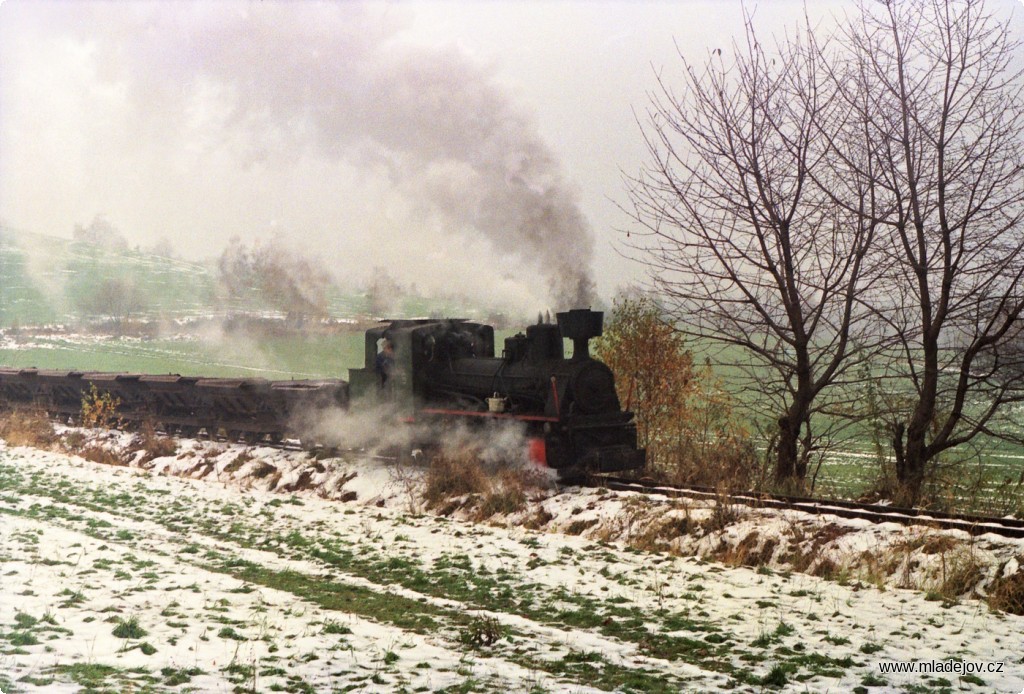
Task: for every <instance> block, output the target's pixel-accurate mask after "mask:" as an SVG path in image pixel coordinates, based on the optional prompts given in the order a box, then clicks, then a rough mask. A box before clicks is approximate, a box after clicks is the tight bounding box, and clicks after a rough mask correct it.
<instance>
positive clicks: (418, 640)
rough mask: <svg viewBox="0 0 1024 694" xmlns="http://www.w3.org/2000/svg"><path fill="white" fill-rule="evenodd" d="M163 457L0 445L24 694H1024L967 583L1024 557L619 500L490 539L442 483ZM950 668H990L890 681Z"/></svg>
mask: <svg viewBox="0 0 1024 694" xmlns="http://www.w3.org/2000/svg"><path fill="white" fill-rule="evenodd" d="M63 433H64V435H65V437H67V436H68V434H69V432H67V431H65V432H63ZM71 433H74V432H71ZM99 436H100V438H101V439H104V440H105V443H104V445H105V446H106V447H108V448H112V449H118V450H121V451H123V450H126V449H129V448H130V443H129V441H130V438H131V437H129V436H127V435H113V434H112V435H99ZM82 445H85V444H82ZM149 457H150V456H146V455H145V452H144V451H139V452H137V453H136V454H134V456H133V457H132V461H131V462H132V465H131V466H128V467H118V466H111V465H100V464H97V463H94V462H90V461H88V460H85V459H83V458H80V457H77V456H69V455H65V454H62V453H55V452H45V451H39V450H36V449H30V448H15V447H8V446H6V445H4V444H3V443H0V689H2V690H3V692H5V694H6V693H8V692H11V691H16V692H34V691H48V692H49V691H57V692H61V691H68V692H71V691H79V690H82V689H84V690H92V691H96V690H100V691H102V690H108V691H128V690H134V691H140V690H144V691H154V692H160V691H196V692H231V691H259V692H263V691H308V692H322V691H375V692H376V691H409V692H413V691H452V692H491V691H494V692H497V691H501V692H505V691H517V692H518V691H535V692H548V691H551V692H556V691H558V692H561V691H566V692H592V691H613V690H614V691H638V692H639V691H671V692H677V691H694V692H698V691H699V692H704V691H749V692H758V691H770V690H782V691H793V692H805V691H810V692H825V691H829V692H848V691H869V692H896V691H908V692H933V691H995V692H1013V693H1014V694H1016V693H1017V692H1020V691H1021V690H1022V689H1024V656H1022V654H1024V617H1020V616H1016V615H1012V614H1004V613H998V612H993V611H991V610H990V609H989V607H988V606H987V605H986V604H985V603H984V602H982V601H981V600H977V599H951V598H950V596H949V595H948V591H946V592H945V593H943V592H942V591H941V590H940V588H942V587H943V586H946V584H948V579H949V577H950V575H951V574H952V573H953V571H954V568H956V569H957V570H958V571H959V570H960V569H964V568H965V567H967V568H971V569H972V572H968V571H964V573H965V574H969V576H968V578H969V579H970V580H969V581H967V579H965V581H967V582H965V584H964V585H968V584H970V586H974V587H972V588H971V589H972V590H974V589H977V590H981V591H984V590H985V587H986V586H992V585H993V583H992V582H993V581H994V580H996V579H998V578H999V577H1000V576H1010V575H1013V574H1014V572H1017V571H1019V570H1020V562H1021V561H1022V560H1021V558H1022V557H1024V544H1022V543H1021V542H1019V541H1012V540H1002V539H999V538H995V537H992V536H985V537H983V538H981V539H979V540H974V541H968V540H967V539H966V537H960V536H959V535H958V534H956V533H940V532H938V531H925V530H920V529H911V530H906V529H903V528H900V527H898V526H892V525H889V524H886V525H881V526H870V525H867V524H865V523H860V522H857V521H839V520H837V519H824V520H823V519H818V518H812V517H809V516H805V515H803V514H796V513H793V512H788V513H778V512H774V513H773V512H767V511H750V510H744V509H738V508H733V507H729V506H722V505H714V504H703V505H702V504H697V503H690V502H680V501H667V500H664V499H660V500H659V499H657V498H654V499H646V498H641V497H637V496H636V495H632V494H619V493H614V492H608V491H605V490H594V489H587V490H582V489H568V490H561V491H557V492H556V491H552V490H532V491H531V492H530V494H531V496H532V497H533V498H532V499H531V501H530V502H529V503H528V504H526V505H525V507H523V508H517V509H514V510H510V512H509V513H507V514H506V515H500V514H499V515H495V516H493V517H491V518H489V519H488V522H487V523H474V522H471V521H469V520H466V519H467V518H469V517H471V516H478V515H480V514H479V507H478V506H474V505H473V504H471V503H465V504H463V503H461V502H460V503H452V504H450V505H448V507H447V508H444V509H443V511H444V512H445V513H447V515H440V514H439V513H437V512H427V510H426V509H425V507H424V503H423V501H422V497H421V482H422V481H421V479H420V478H421V476H422V470H421V469H416V468H399V467H397V466H394V465H391V464H387V463H384V462H381V461H374V460H342V459H328V460H315V459H313V458H311V457H310V456H309V455H308V454H306V453H300V452H289V451H280V450H274V449H268V448H246V447H244V446H241V445H226V444H215V443H209V442H196V441H188V440H184V441H181V442H180V443H179V446H178V450H177V451H176V452H174V453H173V454H171V455H166V456H164V457H157V458H155V459H148V458H149ZM271 490H272V491H271ZM794 566H797V567H798V568H800V569H802V570H803V571H805V572H801V571H793V570H791V568H792V567H794ZM812 574H818V576H815V575H812ZM821 576H827V577H828V578H823V577H821ZM900 585H915V586H917V587H918V588H920V589H918V590H909V589H904V588H900V587H899V586H900ZM947 587H948V586H947ZM949 659H956V660H963V661H965V662H968V663H970V664H971V666H972V668H973V667H974V666H975V665H977V666H979V667H981V668H982V670H981V671H980V672H977V671H976V672H972V673H970V674H966V675H964V674H963V673H961V675H958V674H957V673H955V672H952V671H950V670H952V668H953V666H952V665H949V664H948V663H947V664H945V665H944V664H943V663H941V662H939V663H937V665H936V666H933V669H935V670H940V671H939V672H932V673H901V674H891V673H882V672H880V669H879V664H880V663H886V664H889V663H894V662H914V661H916V662H922V661H927V662H928V663H931V662H932V661H946V660H949ZM996 669H998V670H999V671H998V672H996V671H994V670H996ZM941 670H946V671H945V672H943V671H941Z"/></svg>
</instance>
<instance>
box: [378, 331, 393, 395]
mask: <svg viewBox="0 0 1024 694" xmlns="http://www.w3.org/2000/svg"><path fill="white" fill-rule="evenodd" d="M374 370H375V371H376V372H377V379H378V382H379V384H380V387H381V388H382V389H383V388H385V387H386V386H387V382H388V379H389V378H391V374H392V373H394V370H395V348H394V346H393V345H392V344H391V340H389V339H388V338H386V337H385V338H384V345H383V346H382V347H381V350H380V351H379V352H377V360H376V361H375V362H374Z"/></svg>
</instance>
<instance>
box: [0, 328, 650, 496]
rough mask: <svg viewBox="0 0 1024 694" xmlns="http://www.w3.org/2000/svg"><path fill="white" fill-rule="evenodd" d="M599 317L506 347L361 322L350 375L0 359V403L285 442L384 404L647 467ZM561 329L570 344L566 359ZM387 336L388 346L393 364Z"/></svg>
mask: <svg viewBox="0 0 1024 694" xmlns="http://www.w3.org/2000/svg"><path fill="white" fill-rule="evenodd" d="M602 321H603V314H602V313H600V312H597V311H590V310H585V309H577V310H572V311H567V312H564V313H559V314H557V324H552V323H545V322H538V323H537V324H536V325H531V326H529V327H527V328H526V331H525V333H519V334H517V335H515V336H512V337H509V338H507V339H506V340H505V343H504V349H503V351H502V353H501V355H500V356H496V355H495V344H494V328H493V327H492V326H490V325H485V324H482V323H476V322H471V321H467V320H454V319H447V320H433V319H431V320H394V321H389V322H387V323H384V324H382V325H381V326H379V327H375V328H372V329H370V330H368V331H366V336H365V363H364V366H363V367H362V368H356V369H350V370H349V381H348V382H345V381H343V380H339V379H322V380H298V381H268V380H265V379H256V378H250V379H245V378H201V377H194V376H179V375H176V374H170V375H146V374H123V373H101V372H84V371H53V370H41V369H10V368H0V407H25V406H36V407H40V408H43V409H45V410H46V411H47V412H48V413H49V414H51V415H52V416H54V417H57V418H62V419H72V420H74V419H76V418H77V417H79V416H80V415H81V412H82V402H83V399H85V398H88V397H90V396H91V397H96V395H97V394H100V395H101V396H103V395H106V394H109V396H110V397H111V398H116V399H117V400H118V401H119V403H120V404H119V407H118V415H119V417H120V418H121V419H122V420H123V421H124V422H126V423H128V424H131V423H139V422H143V421H150V422H154V423H155V424H156V425H157V426H158V427H160V428H161V429H163V430H164V431H166V432H168V433H177V434H181V435H184V436H196V435H199V434H201V433H205V434H207V435H209V436H225V437H227V438H229V439H231V440H239V441H250V442H258V441H263V440H270V441H274V442H278V441H281V440H282V439H284V438H288V437H294V436H297V435H299V434H300V432H299V431H298V425H297V422H300V421H302V420H303V419H305V418H307V417H308V415H309V413H311V412H316V411H320V410H323V409H324V408H332V407H342V408H351V409H357V408H370V407H373V406H375V405H379V404H386V405H387V409H388V410H389V411H390V412H397V413H398V418H399V419H400V420H402V421H404V422H415V423H427V424H435V423H444V422H451V421H457V422H461V423H468V424H470V425H472V424H486V423H494V422H501V421H514V422H518V423H520V425H521V426H522V427H523V428H524V429H525V431H526V434H527V437H528V441H529V452H530V455H531V457H532V458H533V459H534V460H536V461H537V462H539V463H541V464H544V465H547V466H548V467H551V468H553V469H556V470H558V472H559V474H560V475H561V476H562V477H576V476H578V475H580V474H582V473H586V472H617V471H624V470H632V469H638V468H642V467H643V466H644V464H645V459H646V456H645V451H644V450H643V449H640V448H638V447H637V438H636V426H635V424H634V423H633V415H632V413H630V412H624V411H623V410H622V408H621V407H620V404H619V399H618V396H617V394H616V391H615V379H614V376H613V375H612V372H611V370H610V369H609V368H608V367H607V366H606V365H605V364H603V363H601V362H599V361H597V360H595V359H593V358H591V356H590V352H589V341H590V339H591V338H593V337H597V336H599V335H601V332H602V327H603V324H602ZM564 338H568V339H570V340H571V341H572V343H573V349H572V356H571V357H570V358H566V356H565V352H564ZM384 344H389V345H391V347H392V348H393V357H390V358H389V362H390V363H388V365H387V370H386V372H384V371H383V370H382V369H381V364H380V362H381V360H380V359H379V355H380V352H381V350H382V348H383V345H384ZM392 360H393V361H392Z"/></svg>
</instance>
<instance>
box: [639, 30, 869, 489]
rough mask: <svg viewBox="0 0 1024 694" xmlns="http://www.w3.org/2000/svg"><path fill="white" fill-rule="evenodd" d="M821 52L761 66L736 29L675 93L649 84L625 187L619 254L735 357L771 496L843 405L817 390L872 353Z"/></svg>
mask: <svg viewBox="0 0 1024 694" xmlns="http://www.w3.org/2000/svg"><path fill="white" fill-rule="evenodd" d="M826 55H827V50H826V47H825V46H822V45H819V44H817V43H816V42H815V39H814V36H813V32H811V31H810V30H809V29H808V30H807V31H805V32H802V34H801V35H797V36H796V37H795V38H791V39H787V40H785V41H782V42H780V43H779V44H778V45H777V46H776V50H775V51H773V54H769V53H768V52H767V51H766V50H765V48H764V46H763V45H762V44H761V43H760V42H759V41H758V39H757V36H756V35H755V32H754V29H753V26H752V21H751V20H750V18H748V19H747V24H746V35H745V41H744V42H743V43H737V44H734V45H733V46H732V51H731V55H729V54H728V53H727V54H726V55H724V56H723V53H722V51H721V50H716V51H714V52H713V53H712V54H711V55H710V56H709V59H708V60H707V62H706V64H705V65H704V66H703V67H701V68H697V67H695V66H693V65H691V64H690V63H688V62H686V60H685V58H684V59H683V63H684V67H685V77H684V80H683V82H684V87H685V88H684V91H683V92H682V94H679V95H677V94H676V93H675V92H674V91H673V89H672V87H671V86H670V85H669V83H668V82H667V81H666V80H664V79H663V78H661V77H659V90H658V91H657V92H656V93H655V94H654V95H652V97H651V102H652V107H651V109H650V110H649V113H648V118H649V124H648V125H646V126H644V125H642V126H641V127H642V128H643V129H644V136H645V140H646V144H647V148H648V152H649V157H650V162H651V163H650V164H649V165H648V166H647V167H646V168H645V169H643V170H642V171H641V172H640V173H639V175H638V176H636V177H635V178H633V179H631V181H630V183H631V186H630V197H631V201H632V204H633V207H632V209H631V212H632V216H633V217H634V219H635V220H636V221H637V222H638V223H639V225H640V231H639V232H631V235H630V236H631V240H630V242H629V243H630V244H631V245H632V247H633V248H634V249H635V250H637V251H640V253H639V255H638V258H639V259H641V260H642V261H643V262H645V263H646V264H647V265H648V266H649V268H650V270H651V276H652V278H653V281H654V284H655V288H656V289H657V290H659V291H660V292H661V293H662V294H663V295H664V296H665V297H667V300H668V303H669V306H670V307H671V308H672V313H673V314H674V318H675V319H676V320H677V321H678V325H679V326H680V327H681V329H682V330H684V331H686V332H688V333H690V334H693V335H696V336H698V337H699V338H702V339H710V340H713V341H715V342H717V343H719V344H721V345H725V346H730V347H732V348H734V350H735V348H738V349H739V350H741V351H742V353H743V355H744V356H743V357H741V358H738V359H737V361H738V362H740V363H741V364H742V365H743V366H745V368H746V370H747V372H748V374H749V375H750V378H751V381H752V387H753V388H756V389H757V390H758V391H759V392H760V393H762V394H763V395H765V396H766V398H767V402H766V403H765V404H766V405H767V406H768V408H769V409H768V410H767V412H768V413H769V414H770V415H771V418H772V422H773V423H772V426H773V427H774V429H775V438H776V442H777V445H776V447H775V449H774V450H775V475H776V479H777V480H778V481H779V482H781V483H787V484H793V483H796V484H800V483H802V481H803V480H804V478H805V476H806V474H807V470H808V465H809V463H810V461H811V460H812V458H813V456H814V454H815V452H816V450H817V448H818V446H819V444H820V441H819V438H818V437H819V436H820V435H821V434H822V432H821V431H817V432H816V431H815V430H814V429H812V419H813V416H814V415H816V414H818V413H823V412H827V411H828V410H829V409H830V408H836V407H838V406H839V405H840V403H839V400H840V399H842V398H843V397H844V395H843V394H844V393H845V392H848V391H846V390H844V389H839V388H832V389H830V386H832V385H834V384H836V383H837V382H839V381H841V380H842V379H843V378H844V375H845V374H846V373H847V372H848V371H849V369H850V368H851V367H852V366H853V365H854V364H855V363H856V359H857V358H859V356H858V355H859V354H861V353H862V352H863V351H864V350H865V349H866V348H867V347H869V346H870V345H872V344H875V342H874V338H872V337H871V336H870V335H869V332H868V327H867V322H866V320H865V319H866V318H867V317H868V312H867V311H866V310H865V309H864V308H863V307H862V306H861V305H860V304H859V303H858V300H857V297H858V294H859V293H860V292H861V290H862V288H863V285H865V283H866V282H867V281H868V278H867V272H866V264H865V258H866V253H867V251H868V248H869V247H870V245H871V242H872V235H873V233H874V230H875V226H873V225H872V224H871V223H870V221H868V222H867V223H865V219H866V218H867V216H865V215H860V214H857V211H856V210H855V209H849V208H843V207H839V206H836V205H835V204H834V203H833V202H832V200H831V193H830V190H829V189H830V187H831V186H832V185H833V184H834V183H835V181H833V180H832V171H831V170H830V166H829V165H828V163H827V162H828V160H829V159H830V157H832V156H833V152H832V150H833V148H834V147H835V142H834V141H833V139H831V138H830V137H828V136H827V134H828V133H830V132H832V131H834V130H836V129H837V128H841V127H842V124H843V122H844V119H845V118H846V116H847V112H846V111H844V110H843V109H842V108H840V107H839V104H838V103H837V101H836V99H835V91H836V85H835V84H834V83H833V81H832V80H831V76H830V73H829V71H828V70H827V69H825V68H824V66H823V65H822V61H823V59H824V56H826ZM634 234H635V235H634ZM734 353H735V352H734ZM819 419H822V420H823V421H824V422H826V425H827V423H829V422H834V421H836V420H835V419H834V418H819Z"/></svg>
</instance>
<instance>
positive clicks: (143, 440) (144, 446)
mask: <svg viewBox="0 0 1024 694" xmlns="http://www.w3.org/2000/svg"><path fill="white" fill-rule="evenodd" d="M138 451H144V453H143V455H142V457H141V458H139V460H138V464H139V465H140V466H142V467H146V465H147V464H148V463H151V462H153V461H154V460H156V459H157V458H167V457H170V456H172V455H176V454H177V453H178V442H177V441H175V440H174V439H173V438H171V437H169V436H161V435H160V434H158V433H157V431H156V426H154V424H153V422H151V421H148V420H147V421H144V422H142V425H141V426H140V427H139V432H138V433H137V434H135V436H134V437H132V443H131V445H129V447H128V450H127V451H126V455H128V454H132V453H137V452H138Z"/></svg>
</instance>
